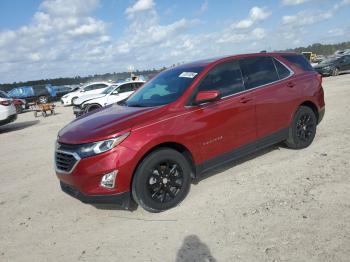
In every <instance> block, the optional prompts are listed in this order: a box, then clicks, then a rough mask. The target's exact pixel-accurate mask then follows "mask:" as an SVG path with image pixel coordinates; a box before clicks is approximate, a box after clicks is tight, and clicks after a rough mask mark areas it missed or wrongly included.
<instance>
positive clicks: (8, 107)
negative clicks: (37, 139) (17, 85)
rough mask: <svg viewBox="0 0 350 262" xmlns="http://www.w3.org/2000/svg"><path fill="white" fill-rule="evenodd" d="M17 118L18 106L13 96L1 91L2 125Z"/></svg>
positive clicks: (0, 110) (0, 116)
mask: <svg viewBox="0 0 350 262" xmlns="http://www.w3.org/2000/svg"><path fill="white" fill-rule="evenodd" d="M16 119H17V113H16V107H15V105H14V104H13V101H12V99H11V98H9V97H8V96H7V94H6V93H5V92H3V91H0V126H2V125H6V124H8V123H11V122H13V121H15V120H16Z"/></svg>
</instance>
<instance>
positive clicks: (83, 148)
mask: <svg viewBox="0 0 350 262" xmlns="http://www.w3.org/2000/svg"><path fill="white" fill-rule="evenodd" d="M324 112H325V103H324V93H323V88H322V78H321V76H320V75H319V74H318V73H317V72H315V71H314V70H313V68H312V67H311V66H310V64H309V62H308V61H307V60H306V59H305V58H304V57H303V56H302V55H298V54H294V53H259V54H247V55H235V56H230V57H224V58H217V59H211V60H205V61H198V62H193V63H189V64H185V65H180V66H177V67H173V68H170V69H168V70H165V71H163V72H161V73H160V74H159V75H157V76H156V77H155V78H153V79H152V80H150V81H149V82H147V83H146V84H144V85H143V86H142V87H141V88H140V89H139V90H138V91H137V92H135V93H134V94H133V95H132V96H130V97H129V98H128V99H126V100H124V101H122V102H119V103H118V104H113V105H110V106H107V107H105V108H102V109H98V110H96V111H95V112H92V113H88V114H86V115H84V116H82V117H79V118H77V119H76V120H74V121H73V122H71V123H69V124H68V125H67V126H65V127H64V128H63V129H62V130H61V131H60V132H59V134H58V138H57V143H56V150H55V167H56V174H57V176H58V178H59V180H60V185H61V188H62V190H63V191H64V192H66V193H68V194H70V195H71V196H73V197H75V198H77V199H80V200H81V201H82V202H85V203H110V204H118V205H121V206H123V207H124V208H128V207H129V204H130V201H131V200H134V201H135V202H136V203H138V204H139V205H140V206H142V207H143V208H144V209H146V210H148V211H150V212H160V211H164V210H167V209H169V208H172V207H174V206H176V205H178V204H179V203H180V202H181V201H182V200H183V199H184V198H185V197H186V195H187V193H188V192H189V189H190V185H191V181H192V180H193V179H196V178H198V177H200V176H201V174H203V173H204V172H206V171H208V170H209V169H212V168H215V167H218V166H219V165H222V164H224V163H227V162H229V161H232V160H235V159H237V158H241V157H243V156H247V154H251V153H254V152H256V151H257V150H260V149H262V148H265V147H268V146H271V145H273V144H276V143H280V142H284V143H285V144H286V145H287V146H288V147H290V148H293V149H303V148H306V147H308V146H309V145H310V144H311V143H312V141H313V139H314V137H315V134H316V126H317V124H318V123H319V122H320V121H321V120H322V118H323V115H324Z"/></svg>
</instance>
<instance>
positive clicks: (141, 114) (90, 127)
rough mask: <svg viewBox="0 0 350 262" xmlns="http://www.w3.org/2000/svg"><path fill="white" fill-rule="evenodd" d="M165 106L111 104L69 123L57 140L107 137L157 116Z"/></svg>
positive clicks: (75, 141) (87, 140) (84, 140)
mask: <svg viewBox="0 0 350 262" xmlns="http://www.w3.org/2000/svg"><path fill="white" fill-rule="evenodd" d="M165 108H166V107H165V106H162V107H125V106H119V105H117V104H112V105H110V106H107V107H104V108H102V109H99V110H97V111H94V112H91V113H88V114H86V115H84V116H82V117H79V118H77V119H75V120H74V121H72V122H71V123H69V124H68V125H67V126H65V127H64V128H63V129H62V130H61V131H60V132H59V133H58V136H59V138H58V141H59V142H60V143H64V144H83V143H90V142H95V141H99V140H104V139H108V138H111V137H114V136H115V135H118V133H120V132H127V131H130V130H131V129H132V128H133V127H134V126H135V125H137V124H138V125H139V124H142V123H144V122H146V121H149V120H153V119H157V118H159V117H160V116H161V115H162V112H163V111H164V110H165Z"/></svg>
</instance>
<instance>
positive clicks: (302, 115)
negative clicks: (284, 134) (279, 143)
mask: <svg viewBox="0 0 350 262" xmlns="http://www.w3.org/2000/svg"><path fill="white" fill-rule="evenodd" d="M316 126H317V118H316V115H315V113H314V111H313V110H312V109H311V108H310V107H307V106H301V107H299V109H298V110H297V112H296V113H295V116H294V119H293V122H292V124H291V126H290V127H289V135H288V139H287V140H286V142H285V143H286V145H287V146H288V147H290V148H293V149H303V148H306V147H308V146H309V145H311V143H312V141H313V140H314V138H315V135H316Z"/></svg>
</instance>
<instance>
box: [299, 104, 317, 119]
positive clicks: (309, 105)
mask: <svg viewBox="0 0 350 262" xmlns="http://www.w3.org/2000/svg"><path fill="white" fill-rule="evenodd" d="M301 106H306V107H309V108H311V109H312V111H313V112H314V114H315V116H316V119H317V122H318V120H319V113H318V108H317V106H316V104H315V103H314V102H312V101H310V100H307V101H304V102H303V103H301V104H300V105H299V107H301ZM299 107H298V108H299Z"/></svg>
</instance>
